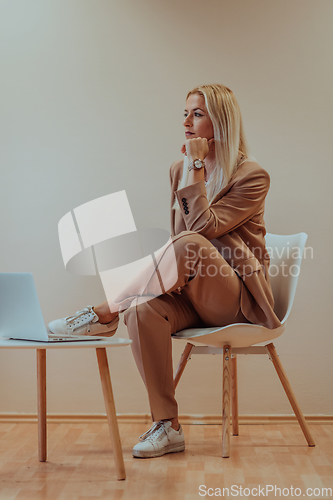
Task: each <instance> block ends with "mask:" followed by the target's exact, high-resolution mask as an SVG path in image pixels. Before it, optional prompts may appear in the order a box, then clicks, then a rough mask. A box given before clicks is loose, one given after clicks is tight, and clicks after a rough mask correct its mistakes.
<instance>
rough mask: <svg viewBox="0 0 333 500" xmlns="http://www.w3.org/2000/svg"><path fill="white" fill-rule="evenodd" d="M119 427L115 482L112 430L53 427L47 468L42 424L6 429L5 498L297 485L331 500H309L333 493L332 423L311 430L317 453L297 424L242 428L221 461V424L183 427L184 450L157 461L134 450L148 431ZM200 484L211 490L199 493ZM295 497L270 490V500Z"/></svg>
mask: <svg viewBox="0 0 333 500" xmlns="http://www.w3.org/2000/svg"><path fill="white" fill-rule="evenodd" d="M119 427H120V435H121V439H122V445H123V451H124V459H125V466H126V472H127V479H126V480H125V481H117V479H116V472H115V466H114V461H113V456H112V450H111V444H110V436H109V434H108V427H107V424H97V423H71V424H57V423H50V424H49V425H48V462H46V463H40V462H38V458H37V424H33V423H18V424H16V423H1V424H0V500H14V499H15V500H21V499H24V500H27V499H32V500H41V499H52V500H87V499H90V500H93V499H112V500H120V499H122V500H123V499H126V500H127V499H131V500H156V499H162V500H164V499H165V500H166V499H168V500H192V499H193V500H194V499H200V498H202V497H203V496H204V493H205V491H206V492H207V491H208V488H213V489H214V490H209V493H212V492H213V491H215V488H220V489H221V496H222V489H223V488H227V487H229V488H230V493H229V497H230V498H232V495H231V487H232V486H234V490H233V491H234V493H235V492H238V497H240V494H239V492H240V487H243V488H250V489H251V488H258V487H259V486H260V487H265V485H272V486H273V487H274V486H276V487H277V488H281V490H282V489H283V488H291V486H293V487H294V488H300V489H301V492H302V495H301V496H303V494H304V496H305V497H306V498H317V499H318V498H319V499H324V498H330V496H329V493H328V492H327V494H326V493H325V492H324V494H321V492H320V491H319V490H315V495H312V496H306V489H307V488H312V489H314V488H319V489H320V490H321V488H331V489H333V426H332V425H311V431H312V433H313V436H314V439H315V441H316V443H317V446H316V447H315V448H309V447H308V446H307V445H306V442H305V439H304V437H303V435H302V433H301V431H300V429H299V427H298V425H296V424H288V425H242V426H240V432H241V435H240V436H239V437H232V438H231V457H230V458H221V456H220V454H221V426H217V425H185V426H183V429H184V434H185V440H186V450H185V452H182V453H175V454H170V455H165V456H164V457H160V458H155V459H134V458H132V454H131V451H132V447H133V445H134V444H135V443H136V442H137V438H138V436H139V435H140V434H142V433H143V432H145V431H146V430H147V426H146V425H143V424H120V426H119ZM200 485H205V488H204V487H203V486H202V487H201V495H199V486H200ZM235 488H236V489H235ZM216 491H217V493H219V490H216ZM255 491H256V490H255ZM264 492H265V494H266V490H264ZM243 493H244V495H243V498H244V496H247V497H248V498H254V497H255V495H250V496H249V495H246V494H247V493H248V491H247V490H245V491H244V492H243ZM277 493H279V491H278V490H277ZM285 493H286V491H285ZM318 493H320V494H319V495H318ZM224 496H225V497H227V491H226V490H225V492H224ZM233 496H235V494H234V495H233ZM291 496H292V495H288V496H286V495H283V494H282V493H281V494H280V496H279V495H278V494H275V493H274V492H272V493H268V494H267V495H266V496H265V498H279V497H280V498H291ZM294 496H295V495H294ZM206 497H207V498H208V494H207V495H206ZM261 497H263V494H261ZM214 498H215V496H214ZM331 498H332V496H331Z"/></svg>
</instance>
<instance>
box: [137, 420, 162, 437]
mask: <svg viewBox="0 0 333 500" xmlns="http://www.w3.org/2000/svg"><path fill="white" fill-rule="evenodd" d="M162 432H165V434H166V435H168V434H167V432H166V430H165V427H164V421H163V420H160V421H159V422H155V424H154V425H153V426H152V427H151V428H150V429H149V430H148V431H147V432H145V433H144V434H141V436H140V437H139V441H145V440H146V439H154V438H157V437H158V436H160V435H161V434H162Z"/></svg>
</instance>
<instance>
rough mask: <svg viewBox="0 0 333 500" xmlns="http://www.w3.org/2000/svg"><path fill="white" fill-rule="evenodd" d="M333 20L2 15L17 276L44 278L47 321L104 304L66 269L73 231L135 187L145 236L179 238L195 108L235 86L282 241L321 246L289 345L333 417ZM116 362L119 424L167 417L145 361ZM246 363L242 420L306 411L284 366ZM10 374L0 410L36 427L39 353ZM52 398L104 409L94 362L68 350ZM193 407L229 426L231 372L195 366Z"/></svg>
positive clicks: (6, 203)
mask: <svg viewBox="0 0 333 500" xmlns="http://www.w3.org/2000/svg"><path fill="white" fill-rule="evenodd" d="M332 16H333V3H332V1H331V0H320V1H319V2H314V1H313V0H279V1H278V2H273V1H267V0H239V1H237V2H231V1H229V0H209V1H207V2H202V1H198V0H182V1H179V0H177V1H175V0H172V1H167V2H156V1H153V0H142V1H138V2H134V1H129V0H117V1H113V0H109V1H106V0H94V1H93V0H77V1H74V0H62V1H59V0H49V1H48V2H45V1H44V0H30V1H29V2H26V1H21V0H14V1H9V0H8V1H5V0H1V2H0V38H1V43H0V57H1V60H0V65H1V79H0V88H1V94H0V99H1V114H0V127H1V135H0V137H1V153H0V154H1V166H0V168H1V198H0V203H1V212H0V213H1V240H2V241H1V248H0V254H1V271H4V272H9V271H15V272H16V271H30V272H32V273H33V275H34V277H35V281H36V285H37V289H38V293H39V297H40V301H41V306H42V310H43V313H44V317H45V321H46V322H49V321H50V320H51V319H54V318H57V317H61V316H65V315H67V314H70V313H71V312H73V311H76V310H77V309H80V308H81V307H82V306H84V305H86V304H89V303H92V304H96V303H98V302H100V301H102V300H103V299H104V295H103V289H102V286H101V283H100V281H99V278H95V277H79V276H74V275H70V274H68V273H66V271H65V270H64V267H63V263H62V259H61V255H60V250H59V244H58V236H57V224H58V221H59V219H60V218H61V217H62V216H63V215H64V214H65V213H67V212H68V211H69V210H71V209H72V208H74V207H77V206H78V205H81V204H83V203H85V202H87V201H90V200H93V199H95V198H97V197H100V196H102V195H106V194H109V193H112V192H115V191H118V190H122V189H126V191H127V194H128V197H129V201H130V203H131V206H132V209H133V213H134V215H135V219H136V222H137V224H138V225H144V226H157V227H164V228H169V211H168V210H169V207H168V204H169V180H168V169H169V166H170V164H171V163H172V161H174V160H175V159H177V158H179V157H180V145H181V142H182V140H183V133H182V114H183V107H184V97H185V94H186V92H187V91H188V90H189V89H191V88H192V87H194V86H195V85H197V84H200V83H206V82H208V83H210V82H220V83H223V84H225V85H227V86H229V87H231V88H232V89H233V90H234V92H235V94H236V96H237V97H238V100H239V102H240V105H241V108H242V111H243V117H244V122H245V127H246V131H247V135H248V139H249V142H250V145H251V149H252V153H253V155H254V156H255V158H256V159H257V160H258V162H259V163H260V164H261V165H262V166H263V167H264V168H266V169H267V170H268V172H269V173H270V175H271V190H270V193H269V196H268V199H267V209H266V224H267V229H268V231H269V232H273V233H280V234H289V233H296V232H300V231H305V232H306V233H308V235H309V239H308V242H307V245H308V246H312V247H313V249H314V258H313V259H310V258H307V259H305V260H304V261H303V267H302V272H301V276H300V280H299V286H298V290H297V295H296V300H295V304H294V308H293V312H292V316H291V318H290V321H289V328H288V330H287V332H286V333H285V334H284V335H283V336H282V337H281V338H279V339H278V340H277V341H276V345H277V347H278V351H279V353H280V357H281V359H282V361H283V363H284V365H285V368H286V370H287V373H288V374H289V376H290V381H291V383H292V385H293V388H294V391H295V393H296V395H297V396H298V399H299V402H300V404H301V406H302V408H303V411H304V413H307V414H332V412H333V398H332V380H333V373H332V359H331V357H332V347H333V344H332V331H331V330H332V329H331V326H330V312H331V308H332V305H331V301H332V287H331V280H332V266H331V255H330V252H331V248H332V243H333V241H332V234H331V229H332V202H331V189H332V180H333V179H332V157H333V154H332V125H333V123H332V121H333V120H332V116H333V113H332V111H333V104H332V88H333V69H332V55H333V43H332V42H333V40H332V26H331V24H332ZM13 321H15V318H13ZM118 335H119V336H123V337H126V336H127V332H126V329H125V327H124V326H123V325H122V326H121V328H120V330H119V333H118ZM182 347H183V343H182V342H177V345H176V342H175V345H174V351H175V362H176V360H177V359H178V357H179V355H180V352H181V349H182ZM109 359H110V362H111V371H112V376H113V381H114V382H113V383H114V391H115V397H116V402H117V411H118V412H119V413H147V412H149V407H148V403H147V397H146V394H145V390H144V387H143V384H142V382H141V379H140V378H139V375H138V373H137V370H136V366H135V364H134V361H133V359H132V355H131V351H130V348H122V349H115V350H113V351H112V350H110V352H109ZM239 365H240V375H239V379H240V413H241V414H272V415H273V414H281V413H283V414H284V413H290V407H289V404H288V402H287V401H286V399H285V397H284V394H283V392H282V389H281V388H280V386H279V382H278V381H277V378H276V376H275V375H274V373H273V367H272V366H271V365H270V363H269V361H268V360H266V359H263V358H260V357H259V358H250V359H249V358H248V357H244V358H243V359H241V360H240V363H239ZM0 376H1V381H2V383H1V385H0V412H1V413H3V412H9V413H13V412H26V413H29V412H35V410H36V395H35V356H34V353H33V352H17V353H13V352H8V351H6V352H0ZM48 387H49V406H48V409H49V411H50V412H53V413H94V412H96V413H100V412H103V411H104V407H103V401H102V395H101V390H100V387H99V380H98V371H97V366H96V362H95V358H94V353H93V351H91V352H90V351H89V350H87V351H81V352H80V351H77V352H75V351H68V352H66V351H63V352H62V351H57V352H54V353H53V352H52V353H50V354H49V355H48ZM178 399H179V405H180V412H181V413H186V414H194V413H197V414H206V413H208V414H218V413H219V412H220V408H221V359H220V358H219V357H215V356H214V357H213V356H211V357H209V358H207V357H206V356H203V357H202V358H197V359H196V358H193V359H192V361H191V363H190V365H189V366H188V368H187V370H186V372H185V374H184V376H183V379H182V382H181V384H180V386H179V390H178Z"/></svg>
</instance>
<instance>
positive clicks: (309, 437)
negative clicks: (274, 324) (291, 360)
mask: <svg viewBox="0 0 333 500" xmlns="http://www.w3.org/2000/svg"><path fill="white" fill-rule="evenodd" d="M266 347H267V349H268V352H269V354H270V356H271V358H272V361H273V364H274V367H275V370H276V372H277V374H278V376H279V379H280V381H281V383H282V385H283V388H284V390H285V393H286V394H287V397H288V399H289V402H290V404H291V406H292V409H293V410H294V413H295V415H296V417H297V420H298V423H299V425H300V426H301V429H302V431H303V434H304V436H305V439H306V440H307V442H308V445H309V446H315V442H314V440H313V437H312V435H311V433H310V429H309V427H308V424H307V423H306V420H305V418H304V415H303V413H302V411H301V408H300V407H299V405H298V403H297V401H296V398H295V394H294V393H293V390H292V388H291V385H290V383H289V380H288V378H287V375H286V372H285V371H284V369H283V366H282V363H281V361H280V359H279V357H278V355H277V352H276V350H275V346H274V344H273V343H271V344H268V345H266Z"/></svg>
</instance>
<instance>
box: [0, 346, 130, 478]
mask: <svg viewBox="0 0 333 500" xmlns="http://www.w3.org/2000/svg"><path fill="white" fill-rule="evenodd" d="M131 342H132V341H131V340H130V339H121V338H117V337H105V338H103V340H86V341H75V342H50V343H48V342H34V341H32V340H13V339H6V338H0V348H1V349H36V352H37V404H38V411H37V416H38V458H39V461H40V462H45V461H46V458H47V437H46V350H47V349H91V348H95V349H96V355H97V361H98V367H99V373H100V377H101V384H102V390H103V395H104V402H105V409H106V414H107V419H108V424H109V430H110V436H111V441H112V447H113V453H114V459H115V463H116V469H117V477H118V480H122V479H125V478H126V472H125V466H124V459H123V452H122V448H121V442H120V436H119V429H118V422H117V415H116V409H115V404H114V399H113V391H112V385H111V377H110V370H109V364H108V358H107V354H106V348H107V347H121V346H126V345H129V344H131Z"/></svg>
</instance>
